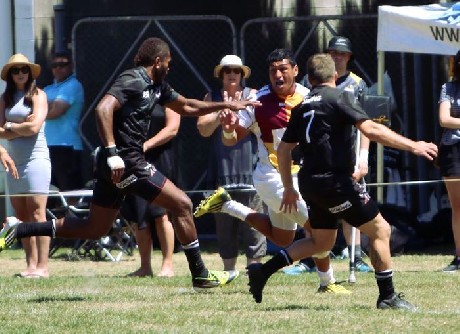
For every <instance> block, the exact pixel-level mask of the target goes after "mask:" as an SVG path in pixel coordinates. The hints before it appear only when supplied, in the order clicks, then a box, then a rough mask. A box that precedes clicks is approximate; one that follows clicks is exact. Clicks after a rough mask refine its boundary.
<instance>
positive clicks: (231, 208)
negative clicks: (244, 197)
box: [221, 200, 254, 221]
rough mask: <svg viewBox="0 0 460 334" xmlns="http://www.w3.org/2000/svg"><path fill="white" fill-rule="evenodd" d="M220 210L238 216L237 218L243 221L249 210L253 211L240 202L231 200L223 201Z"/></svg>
mask: <svg viewBox="0 0 460 334" xmlns="http://www.w3.org/2000/svg"><path fill="white" fill-rule="evenodd" d="M221 212H224V213H226V214H229V215H230V216H232V217H235V218H238V219H239V220H242V221H245V220H246V217H247V216H248V215H249V214H250V213H251V212H254V210H252V209H251V208H249V207H247V206H246V205H244V204H241V203H240V202H237V201H234V200H231V201H228V202H225V203H224V205H223V206H222V210H221Z"/></svg>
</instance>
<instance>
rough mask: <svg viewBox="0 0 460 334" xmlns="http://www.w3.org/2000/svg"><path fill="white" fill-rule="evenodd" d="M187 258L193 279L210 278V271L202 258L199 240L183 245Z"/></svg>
mask: <svg viewBox="0 0 460 334" xmlns="http://www.w3.org/2000/svg"><path fill="white" fill-rule="evenodd" d="M182 248H183V250H184V253H185V257H186V258H187V262H188V267H189V269H190V272H191V273H192V277H208V269H206V266H205V264H204V262H203V259H202V258H201V251H200V244H199V242H198V240H195V241H192V242H191V243H189V244H188V245H182Z"/></svg>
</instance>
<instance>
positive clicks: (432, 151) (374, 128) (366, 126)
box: [356, 120, 438, 161]
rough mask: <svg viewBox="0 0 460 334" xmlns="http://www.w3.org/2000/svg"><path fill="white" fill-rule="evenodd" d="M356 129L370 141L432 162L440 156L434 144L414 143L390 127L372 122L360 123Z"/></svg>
mask: <svg viewBox="0 0 460 334" xmlns="http://www.w3.org/2000/svg"><path fill="white" fill-rule="evenodd" d="M356 127H357V128H358V129H359V130H360V131H362V132H363V133H364V134H365V135H366V137H368V138H369V139H370V140H373V141H376V142H378V143H380V144H383V145H385V146H390V147H393V148H396V149H400V150H405V151H409V152H412V153H413V154H415V155H419V156H422V157H425V158H427V159H428V160H430V161H432V160H433V159H434V158H436V156H437V155H438V147H437V146H436V145H435V144H433V143H428V142H425V141H417V142H416V141H413V140H411V139H409V138H406V137H403V136H401V135H399V134H397V133H396V132H394V131H393V130H391V129H389V128H388V127H386V126H384V125H382V124H378V123H375V122H373V121H371V120H365V121H362V122H358V123H357V124H356Z"/></svg>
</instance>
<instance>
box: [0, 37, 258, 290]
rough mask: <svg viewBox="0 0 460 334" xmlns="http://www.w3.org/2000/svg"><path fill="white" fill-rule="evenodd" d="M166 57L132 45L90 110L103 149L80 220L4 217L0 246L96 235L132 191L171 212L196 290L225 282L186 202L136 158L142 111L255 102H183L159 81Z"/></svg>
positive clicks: (199, 111) (145, 121)
mask: <svg viewBox="0 0 460 334" xmlns="http://www.w3.org/2000/svg"><path fill="white" fill-rule="evenodd" d="M170 61H171V54H170V51H169V46H168V44H167V43H165V42H164V41H162V40H161V39H159V38H148V39H147V40H145V41H144V42H143V43H142V45H141V46H140V48H139V50H138V52H137V54H136V56H135V58H134V62H135V65H136V67H135V68H133V69H129V70H127V71H125V72H123V73H122V74H121V75H120V76H119V77H118V78H117V80H116V81H115V83H114V84H113V86H112V87H111V88H110V89H109V91H108V92H107V94H106V95H105V96H104V97H103V98H102V100H101V101H100V102H99V104H98V106H97V107H96V119H97V125H98V130H99V135H100V138H101V141H102V144H103V148H102V149H101V150H100V151H99V154H98V156H97V168H96V173H95V177H96V185H95V188H94V194H93V199H92V203H91V209H90V213H89V217H88V218H87V219H78V218H71V217H68V218H63V219H58V220H55V221H54V220H53V221H49V222H45V223H35V224H34V223H30V224H18V220H17V219H13V218H12V217H9V219H7V224H6V226H5V227H4V228H3V230H2V231H1V232H0V250H2V249H4V248H6V247H7V246H9V245H10V244H12V243H13V241H14V239H15V238H23V237H28V236H33V235H47V236H53V237H54V236H57V237H60V238H77V239H98V238H100V237H102V236H104V235H105V234H106V233H107V232H108V231H109V229H110V228H111V226H112V223H113V221H114V220H115V219H116V217H117V215H118V212H119V209H120V207H121V204H122V201H123V199H124V196H125V195H126V194H135V195H138V196H140V197H142V198H144V199H145V200H147V201H148V202H149V203H155V204H157V205H160V206H162V207H164V208H165V209H167V210H168V211H171V212H174V214H175V215H176V218H177V219H176V224H175V230H176V235H177V238H178V240H179V242H180V243H181V244H182V247H183V249H184V252H185V255H186V257H187V260H188V263H189V268H190V272H191V273H192V283H193V287H194V288H195V289H196V290H200V289H206V288H213V287H217V286H220V285H223V284H226V283H228V282H230V281H231V280H232V279H233V277H231V276H230V275H229V273H228V272H219V271H211V270H208V269H207V268H206V266H205V264H204V263H203V261H202V258H201V253H200V248H199V243H198V239H197V233H196V229H195V224H194V222H193V217H192V202H191V200H190V198H189V197H187V195H186V194H185V193H184V192H183V191H182V190H180V189H178V188H177V187H176V186H175V185H174V184H173V183H172V182H171V181H169V180H168V179H167V178H166V177H165V176H163V175H162V174H161V173H160V172H159V171H157V170H156V169H155V167H154V166H152V165H151V164H149V163H148V162H147V161H146V160H145V157H144V151H143V144H144V142H145V141H146V140H147V139H148V138H147V133H148V127H149V122H150V115H151V112H152V110H153V108H154V107H155V105H156V104H160V105H163V106H165V107H169V108H170V109H172V110H174V111H175V112H177V113H179V114H181V115H186V116H201V115H205V114H207V113H211V112H214V111H217V110H221V109H225V108H229V109H231V110H239V109H244V108H245V107H246V106H248V105H259V103H257V102H250V101H232V102H204V101H200V100H194V99H187V98H185V97H183V96H182V95H180V94H178V93H177V92H175V91H174V90H173V89H172V88H171V86H170V85H169V84H168V83H167V82H165V81H164V79H165V77H166V74H167V73H168V70H169V62H170Z"/></svg>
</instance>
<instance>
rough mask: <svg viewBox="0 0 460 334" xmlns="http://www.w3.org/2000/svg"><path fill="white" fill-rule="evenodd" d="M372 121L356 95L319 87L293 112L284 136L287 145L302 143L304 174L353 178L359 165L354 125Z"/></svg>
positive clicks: (336, 89)
mask: <svg viewBox="0 0 460 334" xmlns="http://www.w3.org/2000/svg"><path fill="white" fill-rule="evenodd" d="M366 119H369V117H368V116H367V114H366V113H365V112H364V110H363V109H362V108H361V107H360V106H359V105H358V104H357V103H356V102H355V101H354V97H353V95H352V94H349V93H347V92H344V91H343V90H340V89H338V88H333V87H328V86H316V87H314V88H313V90H312V91H311V92H310V94H308V96H307V97H306V98H305V100H304V101H303V102H302V103H301V104H299V105H298V106H297V107H295V108H294V109H293V110H292V115H291V119H290V121H289V124H288V126H287V129H286V132H285V133H284V135H283V139H282V140H283V141H284V142H286V143H297V142H298V143H299V146H300V151H301V153H302V155H303V166H302V170H301V174H303V175H309V176H315V175H321V176H327V175H332V174H335V175H337V174H345V175H347V176H349V175H351V174H352V173H353V170H354V165H355V152H354V136H353V126H354V125H355V124H356V122H358V121H360V120H366Z"/></svg>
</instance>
